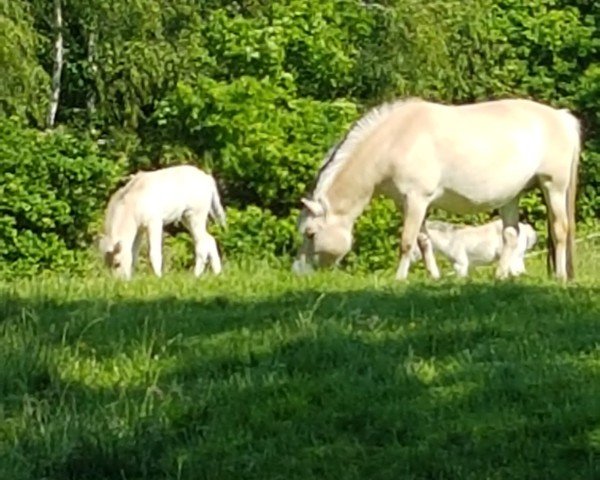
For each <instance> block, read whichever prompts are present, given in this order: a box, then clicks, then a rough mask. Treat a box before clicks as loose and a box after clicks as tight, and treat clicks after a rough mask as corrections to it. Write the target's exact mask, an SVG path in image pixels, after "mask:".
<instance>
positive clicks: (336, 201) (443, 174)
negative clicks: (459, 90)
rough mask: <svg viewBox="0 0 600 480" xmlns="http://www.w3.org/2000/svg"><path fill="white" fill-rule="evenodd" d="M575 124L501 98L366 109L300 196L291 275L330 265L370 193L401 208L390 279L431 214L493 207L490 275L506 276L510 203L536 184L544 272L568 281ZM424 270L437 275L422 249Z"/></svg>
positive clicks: (512, 220)
mask: <svg viewBox="0 0 600 480" xmlns="http://www.w3.org/2000/svg"><path fill="white" fill-rule="evenodd" d="M580 143H581V139H580V127H579V121H578V120H577V118H576V117H574V116H573V115H572V114H571V113H569V112H568V111H567V110H564V109H562V110H559V109H555V108H552V107H549V106H546V105H543V104H540V103H537V102H534V101H531V100H524V99H505V100H495V101H488V102H481V103H475V104H468V105H460V106H450V105H442V104H438V103H432V102H427V101H424V100H420V99H408V100H400V101H396V102H393V103H387V104H384V105H381V106H379V107H377V108H374V109H373V110H371V111H370V112H368V113H367V114H366V115H364V116H363V117H362V118H361V119H360V120H359V121H357V122H356V123H355V124H354V126H353V127H352V128H351V129H350V130H349V131H348V133H347V134H346V136H345V137H344V139H342V140H341V141H340V142H339V143H338V144H337V145H335V146H334V147H333V148H332V149H331V150H330V151H329V153H328V155H327V157H326V159H325V161H324V163H323V165H322V167H321V169H320V171H319V174H318V176H317V179H316V185H315V188H314V191H313V194H312V198H310V199H307V198H303V199H302V203H303V209H302V212H301V213H300V218H299V221H298V227H299V230H300V233H301V234H302V235H303V236H304V241H303V244H302V246H301V247H300V250H299V252H298V255H297V258H296V260H295V261H294V266H293V270H294V271H296V272H303V271H306V270H310V267H311V266H312V265H315V266H327V265H331V264H334V263H336V262H338V261H339V260H340V259H341V258H342V257H343V256H344V255H345V254H346V253H348V251H349V250H350V248H351V245H352V228H353V225H354V222H355V220H356V218H357V217H358V216H359V215H360V214H361V213H362V211H363V210H364V209H365V207H366V205H367V204H368V203H369V201H370V199H371V197H372V196H373V194H375V193H382V194H385V195H387V196H389V197H391V198H392V199H393V200H394V201H395V202H396V204H397V205H398V206H399V207H402V208H403V210H404V225H403V230H402V238H401V258H400V264H399V266H398V270H397V273H396V278H398V279H405V278H406V277H407V275H408V270H409V267H410V262H411V250H412V249H413V247H414V246H415V244H416V243H415V242H416V240H417V236H418V235H419V232H421V233H422V234H424V235H426V231H425V229H424V226H423V225H424V220H425V218H426V216H427V212H428V209H429V208H430V207H437V208H441V209H443V210H446V211H448V212H452V213H457V214H467V213H476V212H483V211H489V210H492V209H495V208H497V209H499V213H500V216H501V218H502V222H503V232H502V235H503V248H502V253H501V255H500V259H499V263H498V267H497V269H496V276H497V277H498V278H505V277H507V276H508V275H509V274H510V261H511V258H512V257H513V253H514V250H515V249H516V248H517V238H518V221H519V209H518V207H519V198H520V196H521V194H522V193H523V192H525V191H527V190H530V189H532V188H535V187H540V188H541V189H542V191H543V194H544V199H545V202H546V205H547V210H548V230H549V247H550V248H549V251H548V258H549V263H548V265H549V268H550V269H551V270H553V272H554V274H555V276H556V277H557V278H559V279H562V280H566V279H567V278H573V276H574V270H573V247H574V233H575V193H576V188H577V169H578V163H579V152H580ZM423 256H424V260H425V265H426V267H427V270H428V271H429V273H430V274H431V276H432V277H434V278H438V277H439V270H438V268H437V265H436V262H435V258H434V256H433V252H432V250H431V249H423Z"/></svg>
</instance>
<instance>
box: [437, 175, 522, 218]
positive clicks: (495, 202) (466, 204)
mask: <svg viewBox="0 0 600 480" xmlns="http://www.w3.org/2000/svg"><path fill="white" fill-rule="evenodd" d="M528 188H530V182H527V181H525V182H516V183H515V184H513V185H511V186H507V187H506V188H503V189H501V188H498V187H497V186H496V188H493V187H491V186H490V188H488V187H486V186H484V185H477V186H473V187H472V188H462V189H461V191H458V190H457V189H449V188H446V189H440V193H439V194H438V195H437V196H435V197H434V199H433V201H432V202H431V203H432V205H433V206H435V207H438V208H441V209H443V210H446V211H448V212H453V213H457V214H469V213H480V212H485V211H489V210H492V209H495V208H500V207H502V206H503V205H506V204H507V203H508V202H510V201H511V200H513V199H514V198H515V197H517V196H519V195H520V194H521V193H522V192H523V191H525V190H527V189H528Z"/></svg>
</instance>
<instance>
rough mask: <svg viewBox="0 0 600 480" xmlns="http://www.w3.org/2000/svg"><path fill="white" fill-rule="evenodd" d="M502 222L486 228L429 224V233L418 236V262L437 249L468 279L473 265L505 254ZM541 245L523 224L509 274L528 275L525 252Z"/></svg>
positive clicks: (489, 261)
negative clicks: (427, 251)
mask: <svg viewBox="0 0 600 480" xmlns="http://www.w3.org/2000/svg"><path fill="white" fill-rule="evenodd" d="M502 228H503V227H502V220H501V219H497V220H494V221H492V222H488V223H485V224H483V225H466V226H458V225H454V224H452V223H448V222H440V221H430V220H426V221H425V231H426V232H427V233H426V234H423V233H420V234H419V236H418V237H417V244H418V246H419V248H415V249H413V251H412V256H411V260H413V261H415V260H418V259H419V258H421V257H422V256H423V255H427V253H425V254H423V253H421V252H422V251H423V250H427V249H433V251H434V252H440V253H441V254H443V255H444V256H445V257H446V258H447V259H448V260H450V262H451V263H452V267H453V268H454V271H455V272H456V274H457V275H458V276H460V277H466V276H467V275H468V274H469V267H470V266H471V265H474V266H475V265H486V264H490V263H492V262H494V261H496V260H498V259H499V258H500V255H501V253H502V244H503V240H502ZM536 242H537V233H536V232H535V230H534V229H533V227H532V226H531V225H529V224H528V223H519V236H518V239H517V248H516V250H515V252H514V256H513V258H512V260H511V262H510V266H509V271H510V274H511V275H513V276H515V277H516V276H519V275H521V274H523V273H525V259H524V257H525V252H527V250H530V249H531V248H533V246H534V245H535V243H536Z"/></svg>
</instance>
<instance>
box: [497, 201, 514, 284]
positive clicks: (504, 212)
mask: <svg viewBox="0 0 600 480" xmlns="http://www.w3.org/2000/svg"><path fill="white" fill-rule="evenodd" d="M500 216H501V217H502V251H501V252H500V260H499V261H498V267H497V268H496V278H500V279H503V278H507V277H508V276H509V275H510V274H511V264H512V261H513V258H514V255H515V253H516V250H517V248H518V241H519V197H516V198H514V199H513V200H511V201H510V202H509V203H507V204H506V205H504V206H503V207H501V208H500Z"/></svg>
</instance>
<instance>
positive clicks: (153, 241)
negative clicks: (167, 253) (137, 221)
mask: <svg viewBox="0 0 600 480" xmlns="http://www.w3.org/2000/svg"><path fill="white" fill-rule="evenodd" d="M162 229H163V226H162V222H153V223H151V224H150V225H148V243H149V249H150V265H152V270H153V271H154V274H155V275H156V276H157V277H161V276H162Z"/></svg>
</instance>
